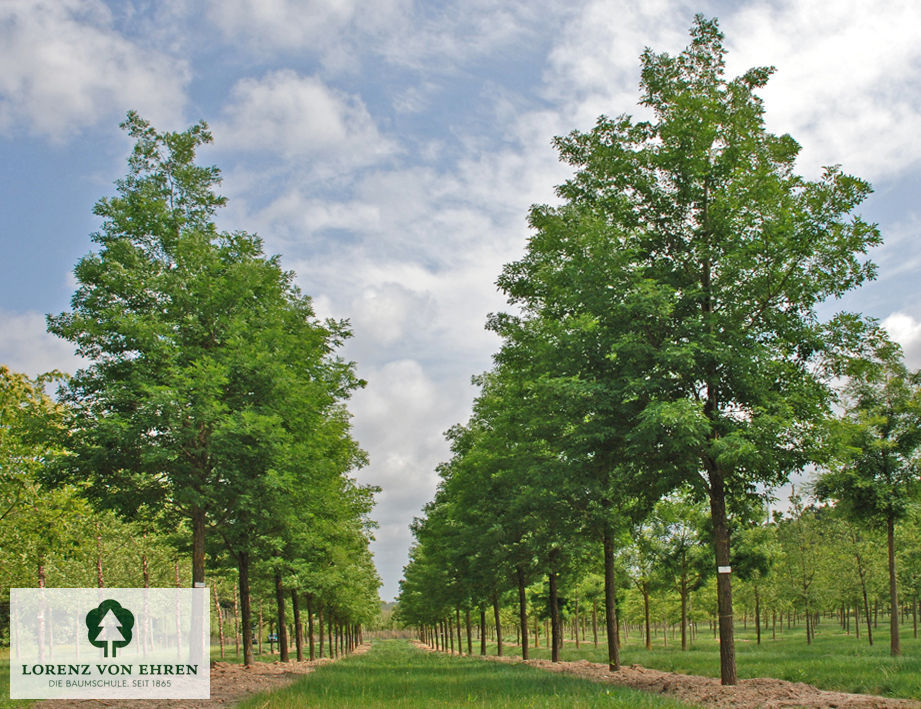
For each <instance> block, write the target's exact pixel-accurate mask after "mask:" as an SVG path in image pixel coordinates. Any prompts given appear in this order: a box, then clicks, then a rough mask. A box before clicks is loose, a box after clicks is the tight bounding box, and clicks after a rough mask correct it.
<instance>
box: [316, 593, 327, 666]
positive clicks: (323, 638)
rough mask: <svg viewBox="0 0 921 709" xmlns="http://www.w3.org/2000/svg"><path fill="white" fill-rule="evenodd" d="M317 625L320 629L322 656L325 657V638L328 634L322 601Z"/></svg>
mask: <svg viewBox="0 0 921 709" xmlns="http://www.w3.org/2000/svg"><path fill="white" fill-rule="evenodd" d="M317 627H318V628H319V630H320V657H323V646H324V644H325V643H324V640H325V638H326V636H325V634H324V626H323V603H322V601H321V602H320V604H319V605H318V606H317Z"/></svg>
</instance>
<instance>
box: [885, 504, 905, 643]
mask: <svg viewBox="0 0 921 709" xmlns="http://www.w3.org/2000/svg"><path fill="white" fill-rule="evenodd" d="M886 542H887V545H888V547H889V638H890V640H889V654H890V655H892V656H893V657H897V656H899V655H901V654H902V646H901V644H900V643H899V594H898V589H897V588H896V577H895V517H894V516H893V514H892V513H891V512H890V513H889V516H888V517H887V518H886Z"/></svg>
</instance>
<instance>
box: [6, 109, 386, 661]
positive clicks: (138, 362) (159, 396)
mask: <svg viewBox="0 0 921 709" xmlns="http://www.w3.org/2000/svg"><path fill="white" fill-rule="evenodd" d="M123 128H125V130H126V131H127V132H128V134H129V135H130V136H131V137H132V138H133V139H134V140H135V146H134V150H133V152H132V154H131V157H130V159H129V171H128V174H127V175H126V176H125V177H124V178H123V179H121V180H119V181H118V182H117V183H116V188H117V190H116V194H115V195H114V196H112V197H106V198H103V199H101V200H100V201H99V202H98V203H97V204H96V208H95V213H96V214H97V215H98V216H99V217H100V219H101V221H102V226H101V228H100V230H99V231H98V232H97V233H95V234H93V241H94V243H95V244H96V246H97V250H96V251H94V252H93V253H90V254H89V255H87V256H85V257H84V258H82V259H81V260H80V261H79V262H78V263H77V265H76V268H75V276H76V281H77V287H76V291H75V293H74V296H73V298H72V309H71V310H70V311H68V312H64V313H61V314H59V315H56V316H49V317H48V327H49V330H50V331H51V332H53V333H54V334H56V335H58V336H60V337H62V338H64V339H66V340H69V341H70V342H72V343H73V344H74V346H75V348H76V350H77V352H78V353H79V354H80V355H81V356H83V357H84V358H85V359H86V361H87V365H86V366H85V367H84V368H83V369H81V370H79V371H78V372H77V373H76V374H75V375H73V376H63V375H60V374H59V373H56V372H52V373H49V374H47V375H43V376H40V377H38V378H34V379H33V378H30V377H28V376H26V375H24V374H21V373H17V372H13V371H10V370H9V369H8V368H6V367H0V469H2V477H0V598H2V599H3V600H0V644H8V643H9V639H10V638H9V601H8V599H9V595H8V593H7V590H8V589H9V588H11V587H44V586H46V585H47V586H54V587H94V586H98V587H106V586H108V587H168V586H189V585H207V586H209V587H210V591H211V594H212V596H213V598H212V629H213V632H214V634H215V639H216V640H217V641H219V642H220V644H221V645H222V646H223V645H224V644H225V642H226V643H227V644H228V645H233V647H234V648H235V650H236V651H237V652H239V651H240V648H242V659H243V661H244V662H245V663H247V664H250V663H252V662H253V661H254V655H253V651H254V648H257V649H258V650H259V651H261V650H262V646H263V643H268V640H269V637H270V636H271V637H272V644H273V645H274V646H275V647H279V648H280V658H281V659H282V660H283V661H286V660H287V659H288V648H289V645H290V646H291V647H292V649H293V648H296V653H297V656H298V658H300V657H301V656H302V655H309V656H310V657H311V658H312V657H313V656H314V653H315V652H317V653H319V652H321V649H320V648H317V649H316V650H315V648H314V642H313V638H315V637H316V638H318V640H319V643H320V644H321V646H322V643H323V642H324V638H325V639H326V643H327V649H326V652H327V654H328V653H329V651H330V648H329V646H330V645H332V644H333V643H335V644H336V645H337V646H339V647H345V646H346V645H351V644H353V643H354V642H355V640H356V639H357V637H358V635H359V633H360V627H361V625H362V624H363V623H367V622H368V621H369V620H373V619H375V618H377V616H378V603H379V601H378V588H379V585H380V581H379V578H378V575H377V572H376V570H375V568H374V564H373V560H372V558H371V553H370V550H369V546H368V545H369V542H370V539H371V533H372V530H373V528H374V523H373V521H372V520H371V519H370V517H369V514H370V512H371V508H372V505H373V495H374V493H375V492H376V490H375V489H374V488H371V487H367V486H362V485H359V484H358V483H357V482H356V481H355V479H354V478H353V477H351V475H350V473H351V472H352V471H354V470H355V469H356V468H358V467H360V466H361V465H363V464H364V463H365V459H366V455H365V453H364V451H362V450H361V448H360V447H359V445H358V443H357V442H356V441H355V440H354V439H353V438H352V436H351V432H350V422H349V419H350V414H349V412H348V409H347V408H346V403H347V400H348V398H349V396H350V393H351V392H352V391H354V390H355V389H356V388H358V387H361V386H363V385H364V382H362V381H361V380H360V379H358V377H357V376H356V375H355V371H354V364H353V363H351V362H347V361H345V360H343V359H342V358H341V357H340V356H338V355H337V350H338V348H339V347H340V346H341V345H342V343H343V341H344V340H345V339H346V338H348V337H349V335H350V333H349V330H348V325H347V323H345V322H339V321H333V320H325V321H321V320H320V319H318V318H317V317H316V316H315V315H314V312H313V309H312V306H311V302H310V299H309V298H308V297H307V296H305V295H303V294H302V293H301V292H300V291H299V290H298V289H297V288H296V286H295V285H294V274H293V273H290V272H287V271H284V270H283V269H282V267H281V264H280V263H279V260H278V258H277V257H274V258H268V257H266V256H265V255H264V254H263V251H262V244H261V241H260V239H259V238H258V237H256V236H253V235H250V234H247V233H244V232H233V233H227V232H221V231H218V230H217V228H216V227H215V225H214V222H213V220H212V219H213V216H214V213H215V210H216V209H218V208H219V207H221V206H222V205H223V204H224V199H223V198H222V197H220V196H219V195H218V194H217V193H216V192H215V188H216V186H217V184H218V183H219V181H220V173H219V171H218V170H217V169H216V168H214V167H203V166H200V165H198V164H196V162H195V153H196V149H197V148H198V147H199V146H201V145H202V144H203V143H206V142H209V141H210V139H211V136H210V134H209V133H208V130H207V126H206V125H205V124H204V123H202V124H199V125H196V126H193V127H192V128H190V129H188V130H186V131H184V132H181V133H159V132H157V131H156V130H155V129H154V128H153V127H151V126H150V125H149V124H148V123H147V122H146V121H144V120H143V119H142V118H140V117H139V116H138V115H136V114H134V113H131V114H129V115H128V119H127V121H126V122H125V123H124V124H123ZM189 559H191V564H189V561H188V560H189ZM225 626H226V630H225ZM305 631H306V632H307V633H308V637H309V638H311V640H310V642H309V648H308V647H302V641H303V639H304V637H305V636H304V632H305ZM289 633H293V634H294V636H295V637H293V638H290V641H289V638H288V637H287V636H288V634H289ZM220 654H221V655H223V654H224V649H223V647H222V648H221V650H220Z"/></svg>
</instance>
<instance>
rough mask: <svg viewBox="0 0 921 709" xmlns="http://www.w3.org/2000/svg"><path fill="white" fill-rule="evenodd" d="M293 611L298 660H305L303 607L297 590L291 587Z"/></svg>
mask: <svg viewBox="0 0 921 709" xmlns="http://www.w3.org/2000/svg"><path fill="white" fill-rule="evenodd" d="M291 612H292V613H293V614H294V646H295V648H296V649H297V661H298V662H302V661H303V660H304V638H303V634H302V632H301V607H300V604H299V602H298V599H297V591H295V590H294V589H293V588H292V589H291Z"/></svg>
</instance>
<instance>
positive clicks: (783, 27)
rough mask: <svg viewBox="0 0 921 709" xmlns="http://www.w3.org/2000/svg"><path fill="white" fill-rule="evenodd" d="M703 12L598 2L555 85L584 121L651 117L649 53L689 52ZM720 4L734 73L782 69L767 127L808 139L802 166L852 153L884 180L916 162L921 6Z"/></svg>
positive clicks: (556, 65)
mask: <svg viewBox="0 0 921 709" xmlns="http://www.w3.org/2000/svg"><path fill="white" fill-rule="evenodd" d="M704 4H705V5H707V4H708V3H704ZM709 5H711V8H712V7H718V6H716V4H715V3H709ZM719 9H722V8H719ZM699 10H701V8H700V5H699V4H697V5H695V4H692V3H688V2H685V1H684V0H656V1H655V2H648V3H643V4H637V3H628V2H626V1H625V0H589V1H588V2H586V3H585V4H584V5H582V6H581V7H580V9H579V11H578V14H577V15H576V16H575V17H574V18H573V19H572V20H571V21H570V22H569V23H567V24H566V25H565V26H564V27H563V29H562V31H561V33H560V39H559V41H557V42H556V44H555V45H554V47H553V50H552V51H551V53H550V55H549V64H548V69H547V71H546V82H547V85H546V88H545V95H546V96H547V97H548V98H550V99H551V100H553V101H554V102H555V103H556V104H557V105H558V106H559V107H560V110H561V111H564V112H565V114H566V115H567V116H568V117H570V118H571V120H572V121H573V123H574V126H573V127H578V128H580V129H583V130H584V129H587V128H589V127H590V126H591V125H592V123H593V122H594V119H595V118H596V117H597V116H598V115H600V114H602V113H604V114H607V115H618V114H621V113H631V114H634V115H644V114H643V110H642V109H640V108H639V107H637V105H636V104H637V100H638V98H639V92H638V89H637V84H638V81H639V55H640V53H641V52H642V50H643V48H644V47H647V46H648V47H651V48H652V49H653V50H654V51H656V52H663V51H667V52H669V53H672V54H674V53H677V52H680V51H681V50H682V49H683V48H684V47H685V46H686V45H687V43H688V29H689V27H690V25H691V23H692V20H693V16H694V13H695V12H697V11H699ZM702 11H703V12H704V14H705V15H707V14H711V15H712V14H713V13H714V11H715V10H712V9H711V10H710V11H708V9H707V7H704V8H703V9H702ZM717 14H718V19H719V21H720V27H721V29H722V30H723V32H724V33H725V35H726V46H727V49H728V51H729V53H728V56H727V72H728V73H729V74H730V75H737V74H740V73H742V72H744V71H745V70H747V69H748V68H750V67H752V66H764V65H773V66H775V67H776V68H777V72H776V74H775V75H774V76H773V77H772V78H771V80H770V82H769V83H768V86H767V88H766V89H764V90H763V91H762V96H763V97H764V99H765V106H766V108H767V123H768V128H769V129H770V130H772V131H774V132H777V133H790V134H791V135H792V136H793V137H794V138H796V139H797V140H798V141H799V142H800V143H801V145H802V146H803V152H802V154H801V157H800V161H799V168H800V170H801V171H803V172H804V173H805V174H807V175H817V174H818V172H819V169H820V167H821V166H822V165H829V164H836V163H841V164H843V165H844V167H845V169H847V170H849V171H851V172H854V173H855V174H858V175H861V176H865V177H869V178H870V179H872V180H879V179H883V178H887V177H891V176H893V175H898V174H900V173H902V172H903V171H904V170H906V169H907V168H909V167H911V166H913V165H916V164H917V162H918V160H919V158H921V79H919V76H918V72H917V70H916V67H917V66H918V63H919V62H921V44H919V43H918V42H917V32H916V28H917V27H918V26H919V25H921V5H918V4H916V3H866V2H860V1H859V0H846V1H838V0H823V1H819V2H809V3H804V2H799V1H798V0H781V1H780V2H752V3H746V4H744V5H741V4H740V5H735V6H732V8H731V9H727V10H726V11H725V12H717Z"/></svg>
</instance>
